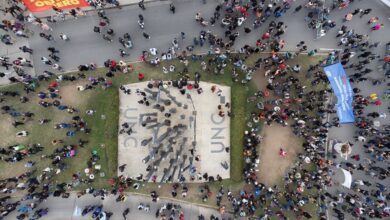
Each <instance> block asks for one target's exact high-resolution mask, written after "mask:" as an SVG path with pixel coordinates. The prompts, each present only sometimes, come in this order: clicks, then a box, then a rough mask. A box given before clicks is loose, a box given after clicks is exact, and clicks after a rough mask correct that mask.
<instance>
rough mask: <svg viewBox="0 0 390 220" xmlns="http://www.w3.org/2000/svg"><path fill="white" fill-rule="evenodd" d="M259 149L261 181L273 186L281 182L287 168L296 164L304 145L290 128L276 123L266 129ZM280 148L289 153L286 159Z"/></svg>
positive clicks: (259, 176)
mask: <svg viewBox="0 0 390 220" xmlns="http://www.w3.org/2000/svg"><path fill="white" fill-rule="evenodd" d="M259 148H260V150H259V153H260V164H259V175H258V178H259V181H260V182H261V183H264V184H266V185H268V186H272V185H275V184H278V182H280V180H281V178H282V177H283V176H284V174H285V172H286V170H287V168H288V167H289V166H290V165H291V164H292V163H294V161H295V159H296V156H297V154H298V153H299V152H300V151H301V150H302V143H301V141H300V139H299V138H298V137H296V136H295V135H294V134H293V133H292V131H291V128H290V127H283V126H281V125H279V124H276V123H274V124H272V125H271V126H266V127H264V139H263V142H262V143H261V144H260V146H259ZM280 148H283V149H284V150H285V151H286V152H287V156H286V157H284V158H282V157H281V156H280V155H279V149H280Z"/></svg>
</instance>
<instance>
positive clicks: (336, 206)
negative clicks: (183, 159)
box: [0, 0, 390, 220]
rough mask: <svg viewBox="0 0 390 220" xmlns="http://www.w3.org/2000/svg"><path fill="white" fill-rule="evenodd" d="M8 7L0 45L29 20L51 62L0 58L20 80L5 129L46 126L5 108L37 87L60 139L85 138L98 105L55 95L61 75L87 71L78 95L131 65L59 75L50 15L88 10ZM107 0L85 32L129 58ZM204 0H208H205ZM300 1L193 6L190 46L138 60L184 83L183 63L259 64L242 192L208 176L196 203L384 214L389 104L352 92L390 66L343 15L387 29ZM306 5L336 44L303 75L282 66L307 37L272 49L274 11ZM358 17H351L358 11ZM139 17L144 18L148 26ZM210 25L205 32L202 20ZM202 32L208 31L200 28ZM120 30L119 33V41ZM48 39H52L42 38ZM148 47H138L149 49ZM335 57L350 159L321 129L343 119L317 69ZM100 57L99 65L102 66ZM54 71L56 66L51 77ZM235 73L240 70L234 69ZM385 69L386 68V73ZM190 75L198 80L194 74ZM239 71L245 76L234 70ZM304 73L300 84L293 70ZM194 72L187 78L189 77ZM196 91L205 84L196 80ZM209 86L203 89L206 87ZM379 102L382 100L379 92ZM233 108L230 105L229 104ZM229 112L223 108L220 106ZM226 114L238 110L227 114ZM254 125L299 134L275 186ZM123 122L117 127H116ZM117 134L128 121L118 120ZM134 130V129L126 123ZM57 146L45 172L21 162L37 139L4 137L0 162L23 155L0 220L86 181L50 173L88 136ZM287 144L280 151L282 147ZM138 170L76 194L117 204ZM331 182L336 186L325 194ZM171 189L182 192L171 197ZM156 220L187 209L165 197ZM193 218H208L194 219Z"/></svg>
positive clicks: (28, 213) (2, 184)
mask: <svg viewBox="0 0 390 220" xmlns="http://www.w3.org/2000/svg"><path fill="white" fill-rule="evenodd" d="M10 3H11V4H10V5H9V7H7V8H5V9H4V13H5V14H7V16H10V18H9V19H3V20H2V23H1V24H0V28H1V29H3V30H4V31H5V32H6V34H3V35H1V41H2V43H4V44H5V45H8V46H10V47H12V45H13V42H14V38H28V37H29V36H31V35H32V34H33V33H31V31H30V30H29V26H30V25H36V26H38V27H40V28H41V32H40V33H39V36H40V37H42V39H41V40H47V41H48V45H49V46H48V48H47V51H48V53H47V54H48V55H47V57H46V56H43V57H41V58H40V60H41V61H42V63H44V64H46V65H47V67H48V68H47V69H48V70H46V71H44V72H42V73H38V76H37V77H32V76H31V75H30V74H28V73H27V72H28V69H29V68H33V65H32V63H31V61H30V60H28V59H26V58H23V57H19V58H17V59H15V60H10V58H9V57H7V56H1V57H0V62H1V66H2V67H3V69H5V70H4V71H5V72H0V77H8V73H9V72H10V71H9V69H13V70H14V72H15V73H16V74H17V75H16V76H10V77H8V79H9V81H10V82H19V83H22V84H23V85H24V91H11V90H10V91H2V92H1V93H0V103H1V113H2V114H3V115H10V117H11V118H12V119H13V121H12V122H11V123H12V125H13V126H14V127H15V128H17V127H18V126H20V125H24V124H25V123H39V124H40V125H42V126H45V124H47V123H49V122H50V118H41V119H38V118H35V117H34V113H32V112H29V111H21V110H17V109H15V108H14V107H13V106H12V105H9V104H7V99H9V98H14V97H20V102H21V103H28V102H29V99H28V97H27V94H29V93H34V94H37V95H38V97H39V103H38V104H39V105H40V107H42V108H53V109H54V108H56V109H58V110H59V111H62V112H64V114H65V113H67V114H72V120H71V121H64V122H62V123H59V124H55V127H54V128H55V129H63V130H65V133H66V136H68V137H72V136H74V135H75V134H76V133H77V132H84V133H86V134H88V133H89V132H90V131H91V129H93V128H89V127H88V125H87V124H86V123H85V120H84V119H83V117H84V116H85V117H87V115H92V114H94V110H93V109H91V110H88V111H87V112H86V113H85V114H84V113H81V112H79V111H78V109H76V108H74V107H72V106H69V105H67V104H66V103H63V102H62V101H61V97H60V96H59V91H60V89H61V86H60V83H61V82H62V81H78V80H81V79H88V80H87V83H86V84H85V85H84V86H79V87H78V88H77V89H78V90H79V91H80V92H82V91H84V90H87V89H95V88H98V87H103V88H104V89H109V88H110V87H111V86H112V81H111V79H110V78H112V77H115V76H116V75H117V74H121V73H127V72H129V71H132V70H133V66H132V65H130V64H127V63H126V62H124V61H123V60H119V61H117V60H115V59H112V58H110V59H108V60H107V61H106V62H104V64H102V65H104V66H105V67H106V69H107V73H106V75H105V77H99V78H96V77H92V76H88V75H86V74H85V71H88V70H94V69H95V68H96V66H97V64H95V63H90V64H81V65H80V66H78V70H79V72H78V73H77V74H73V75H66V74H64V75H62V74H61V71H64V68H63V67H62V66H61V65H60V62H61V59H66V58H64V57H60V55H59V54H60V51H58V50H57V49H56V48H55V47H53V46H52V45H53V44H54V43H55V41H56V39H59V40H63V41H71V38H70V36H68V35H67V34H66V33H61V34H60V35H59V36H52V35H51V31H52V28H51V27H50V23H54V22H60V21H61V20H65V19H68V18H69V17H70V18H78V17H80V16H84V15H85V12H83V11H82V10H81V9H79V8H76V9H71V10H69V11H64V10H61V9H58V8H53V10H54V11H55V15H54V16H51V17H49V18H47V19H40V18H37V17H35V16H34V15H32V14H28V13H25V11H24V9H23V7H22V6H21V5H20V2H19V1H17V0H13V1H10ZM106 3H108V4H111V5H114V6H117V7H120V5H119V3H118V2H117V1H115V0H110V1H108V0H107V1H106V2H105V1H103V0H99V1H96V0H93V1H90V4H91V5H92V6H94V7H95V8H96V12H97V15H98V25H97V26H93V27H91V30H90V31H93V32H95V33H96V34H99V35H101V37H102V39H103V40H106V41H108V42H116V40H118V41H119V43H120V44H121V45H122V46H123V49H120V50H119V53H120V56H121V57H126V56H127V55H128V52H126V51H128V49H131V48H132V45H133V42H132V39H131V36H130V34H128V33H126V34H124V35H123V36H119V37H118V36H115V34H114V33H115V30H114V29H113V28H112V27H110V18H109V14H108V13H106V9H105V6H106ZM204 3H206V2H205V1H204ZM299 3H302V2H293V1H289V0H285V1H265V0H251V1H236V0H225V1H223V3H221V4H219V5H218V6H217V7H216V8H215V10H214V12H213V15H212V16H211V17H210V18H206V17H207V16H209V15H202V13H201V12H195V13H194V15H195V16H194V22H197V23H198V24H199V28H200V29H201V31H200V32H199V35H198V36H193V43H192V44H190V45H180V44H181V41H180V38H181V39H184V38H186V37H192V36H186V34H185V33H184V32H181V34H180V36H178V37H175V38H174V39H172V42H171V45H169V47H168V49H167V50H166V51H157V49H156V48H145V50H144V51H143V52H142V54H140V57H139V59H140V60H141V61H143V62H145V63H149V64H150V65H152V66H154V67H155V68H159V69H161V70H162V71H163V72H164V73H168V72H179V73H180V77H181V78H180V79H178V80H177V81H175V82H174V83H176V84H177V83H179V84H181V85H182V84H183V83H184V84H185V83H186V82H187V81H189V80H194V81H195V82H199V80H200V78H201V74H200V73H199V72H197V73H190V72H189V70H188V68H187V66H188V64H189V63H190V62H193V61H200V63H201V64H200V66H199V69H201V70H202V71H208V72H210V73H214V74H217V75H218V74H223V73H225V72H226V71H228V68H229V67H230V66H233V71H232V73H231V76H232V80H233V81H234V82H236V83H241V84H243V85H244V86H245V84H247V83H248V82H249V81H251V80H252V74H254V73H255V72H256V71H260V72H264V73H265V78H266V80H267V85H266V87H265V88H261V89H260V90H259V91H258V92H256V93H255V94H253V97H251V98H248V104H253V103H254V104H255V105H256V107H257V109H256V111H254V112H252V114H251V117H250V118H249V119H248V121H247V122H249V123H248V124H250V126H248V127H247V130H246V131H245V133H244V134H243V136H244V143H243V149H244V151H243V155H244V170H243V178H244V180H245V183H246V184H247V185H248V187H246V188H245V189H242V190H240V192H239V194H238V195H234V194H233V193H232V192H231V191H230V190H229V189H228V188H226V187H224V186H223V185H222V184H221V186H220V188H219V190H218V191H217V192H212V191H211V189H210V186H209V184H208V183H205V184H202V186H201V187H199V191H200V194H201V199H202V201H204V202H206V201H208V200H209V199H210V198H211V197H215V198H216V205H217V206H218V207H219V210H220V212H221V213H224V212H225V209H230V207H231V210H233V214H234V215H235V216H241V217H246V216H255V215H256V213H258V212H257V211H258V210H259V209H260V210H262V211H261V213H262V214H261V215H260V216H259V217H260V219H262V220H266V219H270V218H271V217H273V216H277V217H278V218H280V219H287V216H286V212H287V211H292V213H294V215H295V218H297V219H298V218H302V217H304V218H312V217H313V215H318V216H319V218H320V219H327V216H326V212H327V210H329V211H331V213H333V215H334V217H336V218H338V219H344V218H347V216H349V215H352V216H353V218H354V219H368V218H388V217H389V213H390V208H389V206H388V203H387V202H388V200H389V199H390V194H389V192H388V190H387V185H386V184H384V182H386V181H388V177H389V168H388V165H387V163H388V160H389V156H390V154H389V150H388V148H389V146H390V138H389V137H390V135H389V127H388V126H387V127H386V125H378V123H377V121H376V119H378V118H386V113H385V112H378V111H373V110H372V109H375V108H372V107H373V106H378V105H381V104H382V101H381V98H378V97H377V95H371V96H368V97H367V96H364V95H362V94H361V93H360V92H361V91H360V90H361V87H360V88H359V86H360V85H361V83H362V82H364V81H367V80H370V81H371V82H372V84H373V86H376V85H380V84H382V83H386V78H385V79H372V78H370V77H369V76H368V74H370V73H372V72H373V71H374V70H373V69H372V65H371V64H375V65H381V66H383V69H387V68H389V67H388V66H389V61H390V59H389V55H388V54H387V57H383V56H380V55H378V54H377V52H375V51H376V49H377V48H381V46H386V47H389V45H388V44H386V45H381V42H371V41H370V36H369V35H365V34H360V33H357V32H356V31H355V30H354V29H352V28H350V27H348V22H349V21H351V20H352V19H361V23H362V24H361V25H369V26H368V27H367V28H369V29H371V30H372V31H378V30H380V29H382V28H385V27H384V25H383V24H382V23H381V22H380V20H381V19H384V18H379V17H377V16H375V14H374V12H373V11H372V9H370V8H356V9H355V8H354V6H353V4H354V1H352V0H350V1H348V0H338V1H334V4H333V6H332V7H330V8H327V7H325V6H324V5H322V1H319V0H310V1H305V4H302V5H299ZM138 5H139V7H140V9H141V10H147V7H146V6H147V5H145V4H144V2H143V1H140V2H139V4H138ZM336 9H343V10H344V11H345V12H346V15H345V18H344V21H335V20H332V18H331V16H332V11H333V10H336ZM169 11H170V13H173V14H174V13H175V12H176V8H175V5H174V4H173V3H172V4H170V5H169ZM288 11H294V12H293V13H303V12H304V13H307V16H306V18H305V21H306V22H307V25H308V28H309V29H319V28H320V32H319V34H320V36H324V35H326V34H328V31H329V30H330V29H333V28H337V29H338V33H337V35H336V36H334V37H336V38H337V39H338V40H339V47H340V48H342V49H341V50H336V51H332V52H330V53H329V54H328V56H327V57H326V58H325V59H323V60H321V61H320V62H319V63H317V64H313V65H311V66H310V67H309V69H308V70H307V71H302V70H301V65H302V64H301V65H300V64H299V63H297V64H295V65H293V66H290V65H289V64H288V63H289V62H290V61H294V58H295V57H297V56H298V55H299V56H314V55H316V53H317V52H318V51H317V49H316V48H308V47H307V46H306V44H305V42H304V41H301V40H297V42H296V43H297V45H296V48H297V50H296V51H295V52H280V51H283V48H284V47H285V41H284V40H283V36H284V33H285V32H286V31H287V25H286V24H285V23H284V22H282V21H280V20H277V19H280V18H282V17H283V16H284V15H285V14H286V12H288ZM357 16H359V17H358V18H355V17H357ZM138 17H139V20H138V25H139V27H140V30H141V31H142V32H143V36H144V37H145V42H147V40H148V39H150V38H151V37H153V36H151V35H150V34H148V32H147V23H146V22H147V18H144V17H143V15H142V12H140V14H139V16H138ZM250 17H254V19H253V20H254V22H253V24H248V21H247V19H249V18H250ZM145 23H146V24H145ZM217 24H218V25H221V26H222V27H223V29H224V36H219V35H217V34H215V33H213V31H212V29H213V28H212V27H213V26H214V25H217ZM241 26H243V27H244V28H243V29H244V33H239V31H238V29H239V27H241ZM206 27H207V28H206ZM260 27H261V28H262V29H264V31H263V32H262V34H261V37H259V38H258V39H257V40H256V42H248V44H247V45H245V46H243V47H242V48H240V50H239V52H238V53H234V51H233V48H234V45H235V42H236V39H237V38H240V36H241V35H244V34H250V33H251V32H252V31H253V30H255V29H257V28H260ZM206 29H207V30H206ZM115 38H118V39H115ZM49 43H50V44H49ZM146 45H147V43H145V46H146ZM200 47H209V53H210V54H212V56H204V55H197V54H195V53H194V52H193V51H194V49H196V48H200ZM19 49H20V50H21V51H22V52H24V53H27V54H34V51H33V50H32V49H31V48H28V47H27V46H22V47H20V48H19ZM260 52H269V54H270V55H269V56H267V57H266V58H259V59H258V60H256V62H255V63H254V64H249V63H248V62H247V59H248V58H249V57H251V55H253V54H259V53H260ZM172 59H178V60H179V61H180V62H181V63H183V68H182V69H181V68H179V67H176V66H175V65H173V64H172V65H169V66H164V65H165V64H164V62H163V61H165V60H168V61H169V60H172ZM337 62H340V63H341V64H342V65H343V66H344V68H345V69H347V70H348V71H349V72H353V74H350V75H349V80H350V82H351V83H352V85H353V87H354V88H353V91H354V93H355V95H354V101H353V107H354V114H355V117H356V121H355V127H356V134H355V140H346V141H347V142H350V143H349V145H350V146H351V147H352V148H356V147H362V148H364V153H362V154H354V155H351V156H349V157H350V159H351V160H348V161H345V160H340V157H339V156H338V155H337V153H335V152H327V146H326V145H327V143H328V138H329V136H328V132H329V130H330V129H332V128H333V127H340V126H341V125H340V122H339V119H338V118H337V116H336V117H335V113H336V110H335V108H334V105H333V103H332V100H331V97H332V90H331V89H330V88H329V87H328V86H327V85H328V83H329V82H328V79H327V77H326V75H325V74H324V72H323V70H322V69H323V67H324V66H327V65H330V64H334V63H337ZM98 65H100V64H98ZM58 73H59V74H58ZM241 73H242V74H241ZM387 73H388V72H387ZM192 75H194V76H192ZM242 75H243V76H244V77H241V76H242ZM302 75H303V76H304V80H302V77H301V76H302ZM144 77H145V76H144V75H143V74H142V73H140V74H139V75H138V79H139V80H143V79H144ZM192 78H193V79H192ZM43 80H47V81H52V82H53V83H51V84H50V86H49V87H48V88H47V89H45V90H37V89H36V86H35V85H36V81H43ZM196 89H198V90H199V92H202V88H196ZM203 89H205V88H203ZM121 90H122V91H123V92H124V93H130V92H131V91H128V90H127V89H126V88H124V87H121ZM383 101H385V100H383ZM233 111H234V110H233ZM228 114H229V116H230V114H231V113H230V112H228ZM232 114H234V112H232ZM260 123H264V124H265V125H266V126H270V125H272V124H274V123H277V124H280V125H282V126H289V127H291V129H292V130H293V133H294V134H295V135H296V136H298V137H300V138H302V139H303V140H304V142H303V151H302V152H301V153H299V155H298V158H297V161H296V163H295V164H294V165H293V166H292V167H291V168H290V169H289V171H288V172H287V173H286V175H285V177H284V184H282V186H276V185H275V186H266V185H265V184H263V183H261V182H259V181H258V177H257V175H258V166H259V163H260V161H259V158H260V155H259V152H258V146H259V144H260V143H261V142H262V140H263V137H262V136H261V135H260V129H259V127H260ZM122 126H123V125H122ZM123 129H124V130H123V132H129V130H127V131H126V128H123ZM130 133H131V131H130ZM16 135H17V136H20V137H23V136H28V135H29V132H28V131H25V130H22V131H19V132H18V133H17V134H16ZM52 144H53V146H55V150H54V151H53V153H52V154H50V155H45V156H43V157H42V159H49V160H51V167H48V168H47V169H45V170H43V171H42V172H40V171H36V170H34V169H33V167H34V164H35V162H34V161H30V160H28V157H29V155H33V154H39V153H40V152H41V151H42V149H43V147H42V146H40V144H39V143H34V144H29V145H10V146H1V148H0V155H1V159H2V160H3V161H5V162H8V163H17V162H21V161H24V162H26V167H29V168H31V169H29V171H27V172H25V173H23V174H21V175H18V176H15V177H10V178H7V179H3V180H1V181H0V189H1V190H2V191H1V193H2V195H3V196H2V198H0V212H1V214H0V219H2V218H4V219H5V218H6V216H7V215H8V214H9V213H11V212H13V211H16V212H18V217H17V218H18V219H38V218H40V217H42V216H44V215H46V214H47V213H48V209H47V208H38V207H40V206H39V205H40V203H42V202H43V201H45V200H46V199H47V198H48V197H49V196H54V197H58V196H62V197H64V198H66V197H69V192H68V191H70V190H72V188H73V187H77V186H79V185H80V184H86V185H87V186H88V184H89V183H91V182H93V180H94V178H92V177H93V176H89V177H90V178H84V177H82V176H81V175H80V173H75V174H73V176H72V180H71V181H70V182H62V183H54V182H53V178H54V176H55V175H56V174H58V173H60V172H63V171H64V170H66V169H67V164H66V162H65V158H71V157H74V156H76V151H77V148H78V147H83V146H84V145H87V144H88V141H87V140H81V139H80V140H79V141H78V144H74V145H71V144H68V143H65V142H64V141H63V140H60V139H55V140H53V141H52ZM282 154H283V149H281V155H282ZM99 160H100V158H99V156H98V155H97V154H94V153H92V155H91V157H90V158H89V159H88V160H87V167H88V169H90V170H92V169H93V167H94V165H95V164H96V162H97V161H99ZM125 166H126V165H121V166H120V167H119V169H120V170H121V169H122V170H123V169H124V167H125ZM339 168H344V169H345V170H348V171H349V172H351V173H354V174H356V173H358V174H359V175H358V176H359V177H361V179H356V180H354V181H353V183H352V187H351V189H344V188H341V186H339V185H338V184H339V183H337V181H336V180H335V173H336V172H337V170H338V169H339ZM201 177H203V178H205V179H207V180H208V182H219V181H221V180H222V179H221V178H218V177H216V178H214V177H213V178H210V177H209V176H208V175H207V174H203V175H201ZM142 179H143V178H142V176H141V177H138V178H132V177H128V176H125V175H121V176H118V177H113V178H112V179H111V180H110V186H111V189H110V190H104V189H95V188H93V187H88V188H87V189H86V190H84V191H82V192H79V193H78V194H77V196H78V197H81V196H83V195H85V194H90V195H93V196H94V197H101V199H102V200H104V199H105V198H106V196H109V195H112V196H115V197H116V198H117V199H116V201H117V202H123V201H125V200H126V199H127V195H126V193H125V192H126V189H129V188H133V189H139V188H140V187H142ZM334 187H335V188H337V191H334V190H333V191H332V190H327V189H330V188H334ZM17 191H23V192H25V195H24V196H23V197H22V198H21V200H20V201H16V202H15V201H14V200H11V196H12V194H13V193H15V192H17ZM178 193H180V194H179V195H178ZM188 193H190V192H189V189H188V186H187V185H186V184H185V183H177V184H173V185H172V191H171V195H172V197H182V198H184V197H186V196H187V194H188ZM150 197H151V199H152V201H153V202H157V201H158V200H159V194H158V193H157V192H156V191H151V193H150ZM308 204H311V205H314V206H316V207H317V212H316V213H313V212H310V211H309V210H308V209H307V205H308ZM138 209H139V210H144V211H146V212H149V211H150V206H149V205H146V203H145V204H143V203H141V204H139V206H138ZM129 212H130V210H129V209H128V208H127V209H125V210H124V211H123V213H122V216H123V218H124V219H126V218H127V217H126V216H127V215H128V214H129ZM88 213H92V216H93V217H94V218H97V219H109V218H110V217H111V216H112V215H113V213H112V212H110V211H109V210H105V208H104V207H103V206H99V205H90V206H87V207H84V209H83V210H82V215H83V216H84V215H86V214H88ZM156 218H161V219H184V213H183V212H182V211H181V207H180V206H179V205H174V204H171V203H168V204H165V205H164V206H163V207H161V208H160V209H158V210H157V212H156ZM199 219H206V218H205V216H203V215H200V216H199ZM210 219H220V217H216V216H210Z"/></svg>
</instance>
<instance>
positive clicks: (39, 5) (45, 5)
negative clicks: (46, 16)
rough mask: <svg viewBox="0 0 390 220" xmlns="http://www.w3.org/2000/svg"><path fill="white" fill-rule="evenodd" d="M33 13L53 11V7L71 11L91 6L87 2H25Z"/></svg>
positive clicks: (82, 0)
mask: <svg viewBox="0 0 390 220" xmlns="http://www.w3.org/2000/svg"><path fill="white" fill-rule="evenodd" d="M23 3H24V4H25V5H26V6H27V8H28V10H29V11H31V12H42V11H46V10H49V9H52V8H53V6H54V7H56V8H59V9H69V8H77V7H80V8H81V7H86V6H89V4H88V3H87V1H86V0H23Z"/></svg>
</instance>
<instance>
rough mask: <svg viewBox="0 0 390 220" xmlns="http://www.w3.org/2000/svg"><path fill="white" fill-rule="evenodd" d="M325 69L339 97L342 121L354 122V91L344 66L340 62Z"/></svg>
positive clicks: (338, 113) (338, 106)
mask: <svg viewBox="0 0 390 220" xmlns="http://www.w3.org/2000/svg"><path fill="white" fill-rule="evenodd" d="M324 70H325V74H326V76H327V77H328V79H329V82H330V85H331V86H332V89H333V91H334V94H335V95H336V97H337V115H338V117H339V119H340V123H352V122H354V121H355V117H354V115H353V108H352V101H353V91H352V87H351V84H350V83H349V79H348V77H347V75H346V74H345V70H344V68H343V66H342V65H341V64H340V63H336V64H333V65H330V66H327V67H325V68H324Z"/></svg>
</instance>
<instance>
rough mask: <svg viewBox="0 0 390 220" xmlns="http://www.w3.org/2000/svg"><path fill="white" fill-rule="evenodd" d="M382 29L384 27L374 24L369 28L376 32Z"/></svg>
mask: <svg viewBox="0 0 390 220" xmlns="http://www.w3.org/2000/svg"><path fill="white" fill-rule="evenodd" d="M383 27H384V25H383V24H376V25H374V26H372V27H371V30H373V31H378V30H380V29H382V28H383Z"/></svg>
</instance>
